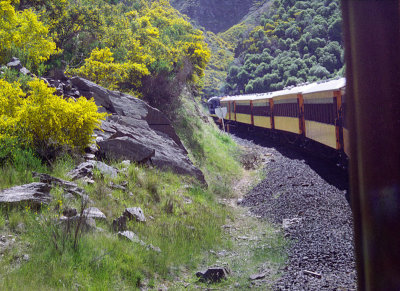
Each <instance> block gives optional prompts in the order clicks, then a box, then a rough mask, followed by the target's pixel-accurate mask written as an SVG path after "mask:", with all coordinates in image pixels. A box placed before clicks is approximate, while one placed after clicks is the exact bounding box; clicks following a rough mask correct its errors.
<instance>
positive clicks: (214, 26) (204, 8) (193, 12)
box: [170, 0, 255, 33]
mask: <svg viewBox="0 0 400 291" xmlns="http://www.w3.org/2000/svg"><path fill="white" fill-rule="evenodd" d="M170 2H171V4H172V6H173V7H175V8H176V9H178V10H179V11H180V12H181V13H183V14H186V15H187V16H189V17H190V18H191V19H192V20H194V21H195V22H196V23H197V24H198V25H200V26H203V27H204V28H205V29H206V30H209V31H212V32H214V33H218V32H222V31H225V30H227V29H229V28H230V27H232V26H233V25H235V24H237V23H239V22H240V21H241V19H242V18H243V17H244V16H246V14H247V13H249V11H250V9H251V8H252V6H253V4H254V2H255V1H254V0H219V1H215V0H171V1H170Z"/></svg>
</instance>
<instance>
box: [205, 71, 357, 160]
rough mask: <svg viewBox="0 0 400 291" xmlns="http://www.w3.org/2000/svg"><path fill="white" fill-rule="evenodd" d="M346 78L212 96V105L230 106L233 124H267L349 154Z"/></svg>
mask: <svg viewBox="0 0 400 291" xmlns="http://www.w3.org/2000/svg"><path fill="white" fill-rule="evenodd" d="M345 87H346V80H345V79H344V78H341V79H337V80H330V81H323V82H317V83H311V84H307V85H302V86H297V87H294V88H290V89H284V90H280V91H275V92H269V93H263V94H247V95H239V96H227V97H222V98H220V99H219V103H220V104H218V101H217V100H216V98H215V97H213V98H212V102H213V104H212V105H211V104H210V103H211V102H209V108H210V107H215V106H219V105H220V106H221V107H226V108H227V112H228V113H227V115H226V117H225V119H226V120H227V121H228V124H229V125H231V126H235V125H247V126H248V127H250V128H251V127H258V128H265V129H268V130H273V131H277V132H281V133H290V134H291V135H295V136H297V137H298V138H300V139H302V140H313V141H315V142H317V143H320V144H323V145H325V146H327V147H329V148H332V149H334V150H336V151H338V152H343V153H345V154H346V155H347V156H348V155H349V146H348V145H349V142H348V141H349V139H348V130H347V128H346V123H345V122H344V112H345V101H346V100H345Z"/></svg>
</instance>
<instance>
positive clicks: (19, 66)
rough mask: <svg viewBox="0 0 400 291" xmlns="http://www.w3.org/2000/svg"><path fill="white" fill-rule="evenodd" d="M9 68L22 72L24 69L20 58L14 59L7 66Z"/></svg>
mask: <svg viewBox="0 0 400 291" xmlns="http://www.w3.org/2000/svg"><path fill="white" fill-rule="evenodd" d="M7 67H9V68H10V69H16V70H18V71H19V70H21V69H22V67H23V66H22V64H21V61H20V60H19V59H18V58H15V57H13V58H12V59H11V61H10V62H9V63H8V64H7Z"/></svg>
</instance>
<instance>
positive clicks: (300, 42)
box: [172, 0, 344, 97]
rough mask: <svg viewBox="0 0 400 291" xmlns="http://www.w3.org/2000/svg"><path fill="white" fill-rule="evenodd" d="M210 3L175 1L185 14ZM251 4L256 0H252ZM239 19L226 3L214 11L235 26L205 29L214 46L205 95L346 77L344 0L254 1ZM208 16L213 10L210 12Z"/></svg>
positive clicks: (200, 20) (200, 19) (201, 19)
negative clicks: (342, 23) (208, 30)
mask: <svg viewBox="0 0 400 291" xmlns="http://www.w3.org/2000/svg"><path fill="white" fill-rule="evenodd" d="M206 2H207V1H172V3H174V5H176V7H177V8H178V9H181V11H182V12H183V13H187V14H188V15H191V16H193V17H194V19H193V20H194V21H195V23H197V24H199V25H200V26H205V28H206V29H208V27H210V26H207V25H205V24H204V23H205V22H204V21H206V19H204V17H201V16H199V15H198V14H194V13H191V12H190V11H192V10H190V9H189V8H188V7H191V8H193V7H194V6H195V7H197V8H198V10H199V11H203V9H209V8H210V7H211V5H210V4H209V3H208V2H207V3H206ZM250 2H251V1H250ZM250 2H246V3H247V4H248V7H250V8H248V9H247V8H246V9H245V11H246V12H247V14H246V15H245V16H244V17H243V18H242V19H241V20H240V21H238V18H237V17H236V18H235V14H234V13H232V11H229V10H227V9H225V10H224V3H221V2H218V3H217V2H213V3H214V5H213V6H212V7H214V8H215V6H218V7H217V8H215V10H214V13H216V12H215V11H222V10H223V11H224V12H225V16H224V17H222V18H221V17H217V18H216V20H215V21H218V20H219V21H222V19H229V21H233V22H235V21H236V23H235V25H233V26H231V27H230V28H228V29H225V30H220V31H218V30H214V31H217V32H218V33H217V34H213V33H210V32H207V33H206V40H207V42H208V43H209V44H210V48H211V50H212V56H211V61H210V63H209V65H208V66H207V67H206V70H205V80H204V89H203V96H204V97H211V96H215V95H223V94H239V93H253V92H267V91H271V90H279V89H282V88H284V87H286V86H291V85H295V84H299V83H302V82H309V81H315V80H321V79H326V78H333V77H335V76H338V75H343V67H344V63H343V43H342V31H341V14H340V6H339V1H338V0H334V1H316V0H313V1H291V0H274V1H252V2H251V3H250ZM208 15H209V16H210V15H212V14H208Z"/></svg>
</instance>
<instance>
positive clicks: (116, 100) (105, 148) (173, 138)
mask: <svg viewBox="0 0 400 291" xmlns="http://www.w3.org/2000/svg"><path fill="white" fill-rule="evenodd" d="M71 82H72V84H73V85H74V86H75V87H76V88H78V90H79V91H80V94H81V95H83V96H86V97H88V98H91V97H93V98H94V100H95V102H96V104H97V105H99V106H102V107H103V108H102V109H101V110H102V111H106V112H108V113H111V114H112V116H109V117H108V118H107V120H106V121H104V122H103V123H102V125H101V129H102V130H103V131H100V130H98V131H96V134H97V135H98V137H97V139H96V141H97V143H98V145H99V152H100V154H101V155H103V156H105V157H108V158H112V159H124V160H131V161H134V162H141V163H147V162H149V163H152V164H153V165H154V166H156V167H158V168H160V169H163V170H169V169H170V170H173V171H174V172H176V173H178V174H184V175H191V176H194V177H196V178H197V179H198V180H199V181H200V182H201V183H205V179H204V175H203V174H202V172H201V171H200V170H199V169H198V168H196V167H195V166H194V165H193V164H192V162H191V161H190V160H189V158H188V156H187V151H186V150H185V148H184V147H183V145H182V143H181V141H180V139H179V138H178V136H177V134H176V133H175V130H174V128H173V127H172V125H171V122H170V121H169V120H168V119H167V118H166V117H165V116H164V114H162V113H161V112H160V111H159V110H157V109H155V108H152V107H151V106H149V105H147V104H146V103H145V102H143V101H141V100H139V99H137V98H134V97H133V96H130V95H127V94H123V93H120V92H116V91H110V90H107V89H105V88H102V87H100V86H98V85H96V84H94V83H92V82H90V81H88V80H85V79H82V78H79V77H74V78H72V79H71Z"/></svg>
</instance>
